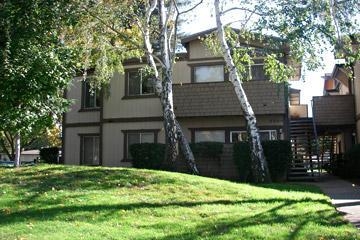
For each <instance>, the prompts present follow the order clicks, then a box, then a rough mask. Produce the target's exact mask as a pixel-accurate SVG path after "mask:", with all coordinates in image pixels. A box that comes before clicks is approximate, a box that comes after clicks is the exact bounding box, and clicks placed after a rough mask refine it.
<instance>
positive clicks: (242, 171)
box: [233, 142, 251, 182]
mask: <svg viewBox="0 0 360 240" xmlns="http://www.w3.org/2000/svg"><path fill="white" fill-rule="evenodd" d="M233 160H234V162H235V164H236V166H237V167H238V170H239V176H240V179H239V180H240V181H241V182H250V181H251V155H250V146H249V143H248V142H237V143H234V145H233Z"/></svg>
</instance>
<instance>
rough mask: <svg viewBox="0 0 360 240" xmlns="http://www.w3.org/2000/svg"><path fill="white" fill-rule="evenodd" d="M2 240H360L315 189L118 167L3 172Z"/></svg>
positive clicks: (0, 188) (0, 196) (0, 193)
mask: <svg viewBox="0 0 360 240" xmlns="http://www.w3.org/2000/svg"><path fill="white" fill-rule="evenodd" d="M0 239H61V240H65V239H177V240H178V239H189V240H190V239H191V240H192V239H360V236H359V233H358V232H357V230H356V229H355V228H353V227H352V226H350V225H349V224H347V223H345V222H344V221H343V220H342V218H341V217H340V216H339V214H337V213H336V212H335V210H334V208H333V207H332V206H331V205H330V203H329V199H328V198H326V197H325V196H323V195H322V194H319V191H318V189H316V188H312V187H309V186H300V185H285V184H283V185H280V184H273V185H263V186H251V185H247V184H237V183H231V182H227V181H221V180H216V179H209V178H202V177H196V176H190V175H184V174H176V173H167V172H156V171H147V170H135V169H122V168H92V167H65V166H48V165H44V166H37V167H28V168H22V169H19V170H16V169H4V168H2V169H0Z"/></svg>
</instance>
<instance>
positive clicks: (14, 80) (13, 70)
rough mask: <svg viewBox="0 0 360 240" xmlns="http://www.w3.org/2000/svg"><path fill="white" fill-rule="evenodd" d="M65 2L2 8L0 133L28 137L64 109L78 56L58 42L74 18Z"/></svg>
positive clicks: (12, 3) (35, 2) (35, 1)
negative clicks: (66, 91) (65, 94)
mask: <svg viewBox="0 0 360 240" xmlns="http://www.w3.org/2000/svg"><path fill="white" fill-rule="evenodd" d="M66 4H67V1H45V0H30V1H10V0H5V1H3V2H2V3H1V4H0V49H1V52H0V119H1V120H2V121H1V122H0V130H2V131H9V132H20V133H21V135H24V134H25V135H26V134H27V133H28V132H32V131H35V129H36V131H37V130H38V129H43V128H45V127H48V126H50V125H51V124H52V122H53V118H54V116H57V115H60V114H61V113H62V112H63V111H65V110H66V108H67V106H68V101H67V100H66V99H64V98H63V91H64V90H65V89H66V88H67V86H68V84H69V82H70V80H71V79H72V77H73V74H74V64H75V62H74V57H75V55H76V52H75V51H74V50H72V49H69V48H66V47H65V46H64V45H63V44H62V42H61V40H60V38H61V28H62V27H63V26H64V25H65V24H66V22H67V21H68V20H69V19H70V18H71V17H70V16H71V14H69V12H68V11H67V8H66V6H67V5H66Z"/></svg>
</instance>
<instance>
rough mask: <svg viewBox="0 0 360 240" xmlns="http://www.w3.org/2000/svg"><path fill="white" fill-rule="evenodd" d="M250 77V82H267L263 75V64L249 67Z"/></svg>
mask: <svg viewBox="0 0 360 240" xmlns="http://www.w3.org/2000/svg"><path fill="white" fill-rule="evenodd" d="M251 77H252V80H269V77H268V76H267V75H266V74H265V70H264V64H263V63H255V64H253V65H251Z"/></svg>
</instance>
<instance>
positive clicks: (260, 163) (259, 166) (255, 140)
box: [214, 0, 271, 182]
mask: <svg viewBox="0 0 360 240" xmlns="http://www.w3.org/2000/svg"><path fill="white" fill-rule="evenodd" d="M214 5H215V14H216V25H217V31H218V39H219V41H220V44H221V49H222V52H223V56H224V59H225V62H226V65H227V68H228V71H229V75H230V81H231V83H232V84H233V86H234V89H235V93H236V95H237V97H238V99H239V102H240V106H241V109H242V111H243V114H244V117H245V119H246V123H247V132H248V135H249V144H250V151H251V160H252V161H251V162H252V164H251V170H252V174H253V178H254V181H255V182H270V181H271V179H270V173H269V169H268V166H267V161H266V159H265V155H264V151H263V148H262V145H261V141H260V134H259V130H258V128H257V127H256V117H255V114H254V111H253V109H252V107H251V105H250V103H249V101H248V99H247V97H246V94H245V91H244V89H243V87H242V85H241V81H240V77H239V74H238V72H237V70H236V67H235V64H234V61H233V59H232V57H231V54H230V48H229V46H228V44H227V42H226V39H225V33H224V26H223V23H222V22H221V18H220V7H219V0H214Z"/></svg>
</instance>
